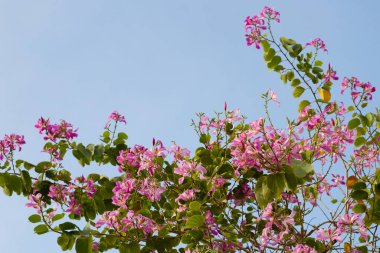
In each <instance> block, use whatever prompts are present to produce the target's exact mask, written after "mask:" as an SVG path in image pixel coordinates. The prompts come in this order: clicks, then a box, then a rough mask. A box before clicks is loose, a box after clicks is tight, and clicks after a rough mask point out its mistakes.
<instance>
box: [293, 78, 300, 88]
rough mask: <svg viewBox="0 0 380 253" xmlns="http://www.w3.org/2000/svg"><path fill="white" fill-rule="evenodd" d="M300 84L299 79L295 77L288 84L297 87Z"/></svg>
mask: <svg viewBox="0 0 380 253" xmlns="http://www.w3.org/2000/svg"><path fill="white" fill-rule="evenodd" d="M300 84H301V80H300V79H298V78H296V79H293V81H292V83H291V84H290V86H292V87H297V86H298V85H300Z"/></svg>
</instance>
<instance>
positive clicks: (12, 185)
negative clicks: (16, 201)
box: [5, 175, 23, 195]
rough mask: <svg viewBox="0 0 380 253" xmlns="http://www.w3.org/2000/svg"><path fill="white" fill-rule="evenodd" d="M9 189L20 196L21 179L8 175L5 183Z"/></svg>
mask: <svg viewBox="0 0 380 253" xmlns="http://www.w3.org/2000/svg"><path fill="white" fill-rule="evenodd" d="M5 184H6V185H7V187H8V188H9V189H11V190H12V191H14V192H16V193H17V195H20V194H21V192H22V187H23V186H22V181H21V178H20V177H18V176H16V175H9V176H8V181H6V183H5Z"/></svg>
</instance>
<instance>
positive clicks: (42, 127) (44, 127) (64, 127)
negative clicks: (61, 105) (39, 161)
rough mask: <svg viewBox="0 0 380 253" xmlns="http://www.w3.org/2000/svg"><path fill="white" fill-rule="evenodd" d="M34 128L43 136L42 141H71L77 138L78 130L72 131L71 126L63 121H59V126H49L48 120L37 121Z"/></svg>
mask: <svg viewBox="0 0 380 253" xmlns="http://www.w3.org/2000/svg"><path fill="white" fill-rule="evenodd" d="M35 127H36V128H38V129H39V133H40V134H42V133H44V134H45V137H44V140H51V141H53V142H56V140H57V139H67V140H71V139H73V138H75V137H77V136H78V134H77V131H78V129H73V126H72V125H71V124H70V123H68V122H67V121H65V120H61V122H60V123H59V124H50V121H49V119H47V120H45V119H44V118H42V117H41V118H40V119H38V122H37V124H36V125H35Z"/></svg>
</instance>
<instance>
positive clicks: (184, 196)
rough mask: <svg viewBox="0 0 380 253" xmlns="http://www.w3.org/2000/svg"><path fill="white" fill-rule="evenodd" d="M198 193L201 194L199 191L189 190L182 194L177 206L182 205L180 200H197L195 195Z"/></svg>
mask: <svg viewBox="0 0 380 253" xmlns="http://www.w3.org/2000/svg"><path fill="white" fill-rule="evenodd" d="M196 192H199V190H198V189H188V190H185V191H184V192H183V193H181V194H180V195H179V196H178V197H177V198H176V199H175V202H177V204H181V203H180V200H182V201H188V200H193V199H195V193H196Z"/></svg>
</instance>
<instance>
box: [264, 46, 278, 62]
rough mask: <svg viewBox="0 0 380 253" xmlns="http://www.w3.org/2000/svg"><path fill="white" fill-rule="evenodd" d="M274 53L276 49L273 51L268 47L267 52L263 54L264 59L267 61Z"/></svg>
mask: <svg viewBox="0 0 380 253" xmlns="http://www.w3.org/2000/svg"><path fill="white" fill-rule="evenodd" d="M275 54H276V51H274V49H273V48H271V49H269V50H268V52H266V53H265V54H264V60H265V61H267V62H269V61H271V60H272V59H273V57H274V56H275Z"/></svg>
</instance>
